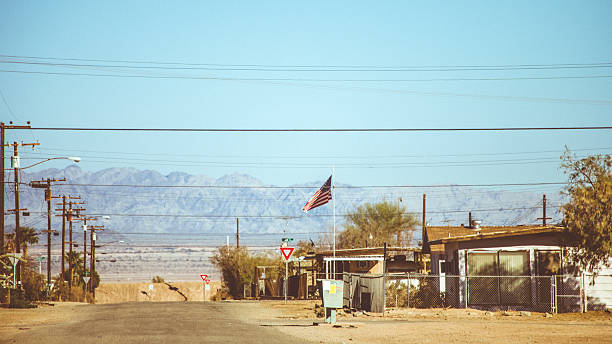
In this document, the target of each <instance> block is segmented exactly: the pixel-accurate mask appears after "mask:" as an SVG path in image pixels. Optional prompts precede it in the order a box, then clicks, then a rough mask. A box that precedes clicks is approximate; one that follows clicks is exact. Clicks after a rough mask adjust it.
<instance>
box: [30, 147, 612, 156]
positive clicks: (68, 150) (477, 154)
mask: <svg viewBox="0 0 612 344" xmlns="http://www.w3.org/2000/svg"><path fill="white" fill-rule="evenodd" d="M36 149H37V150H42V151H49V152H84V153H106V154H113V155H116V154H123V155H138V156H142V155H148V156H190V157H205V158H236V159H244V158H253V159H261V158H274V159H293V158H298V159H357V158H359V159H372V158H424V157H459V156H490V155H493V156H499V155H522V154H541V153H559V150H558V149H557V150H542V151H523V152H496V153H461V154H427V155H425V154H420V155H412V154H403V155H320V156H314V155H311V156H309V155H291V156H289V155H273V156H272V155H269V156H262V155H259V156H258V155H231V156H230V155H203V154H181V153H176V154H175V153H172V154H167V153H146V152H125V151H124V152H116V151H98V150H82V149H78V148H77V149H68V148H52V147H50V148H45V147H37V148H36ZM610 149H612V147H597V148H579V149H572V150H571V151H572V152H581V151H594V150H610ZM24 154H28V155H29V154H32V153H28V152H24Z"/></svg>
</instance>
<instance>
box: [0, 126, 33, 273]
mask: <svg viewBox="0 0 612 344" xmlns="http://www.w3.org/2000/svg"><path fill="white" fill-rule="evenodd" d="M13 127H17V126H12V127H11V129H25V128H29V126H27V127H24V128H21V127H20V128H13ZM5 128H8V127H7V126H5ZM3 145H4V144H3ZM38 145H39V143H23V142H22V143H17V142H13V143H8V144H6V146H7V147H10V146H13V157H12V159H11V164H12V165H13V166H12V167H13V172H14V174H15V251H16V253H21V247H20V246H21V229H20V223H19V212H20V211H21V210H22V209H19V152H18V147H19V146H32V147H34V146H38ZM2 158H3V160H4V157H2ZM2 176H3V177H4V170H2ZM3 179H4V178H3ZM2 198H3V199H4V194H3V195H2ZM3 215H4V214H3ZM16 275H17V283H18V284H19V283H21V264H17V274H16Z"/></svg>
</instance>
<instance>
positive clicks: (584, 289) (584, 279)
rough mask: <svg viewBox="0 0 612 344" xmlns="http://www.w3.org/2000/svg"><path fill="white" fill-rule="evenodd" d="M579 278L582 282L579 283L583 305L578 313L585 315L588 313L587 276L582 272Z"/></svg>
mask: <svg viewBox="0 0 612 344" xmlns="http://www.w3.org/2000/svg"><path fill="white" fill-rule="evenodd" d="M581 277H582V281H581V284H580V287H581V288H582V295H583V300H584V304H583V307H582V308H581V309H580V312H582V313H586V312H588V311H589V296H588V295H587V276H586V274H585V273H584V272H582V276H581Z"/></svg>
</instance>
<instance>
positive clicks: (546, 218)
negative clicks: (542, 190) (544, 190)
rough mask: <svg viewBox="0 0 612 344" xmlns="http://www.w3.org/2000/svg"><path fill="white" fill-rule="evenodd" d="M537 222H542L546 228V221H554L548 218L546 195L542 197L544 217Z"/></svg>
mask: <svg viewBox="0 0 612 344" xmlns="http://www.w3.org/2000/svg"><path fill="white" fill-rule="evenodd" d="M537 220H542V226H546V220H552V218H551V217H546V194H544V195H542V217H538V218H537Z"/></svg>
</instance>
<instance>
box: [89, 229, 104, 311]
mask: <svg viewBox="0 0 612 344" xmlns="http://www.w3.org/2000/svg"><path fill="white" fill-rule="evenodd" d="M89 227H90V233H91V242H90V244H91V260H90V264H89V275H90V276H91V279H90V281H91V284H90V285H89V288H90V290H91V296H92V297H93V300H94V302H95V299H96V289H95V288H94V286H93V282H94V273H95V271H96V233H95V232H96V231H103V230H104V226H103V225H102V226H89Z"/></svg>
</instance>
